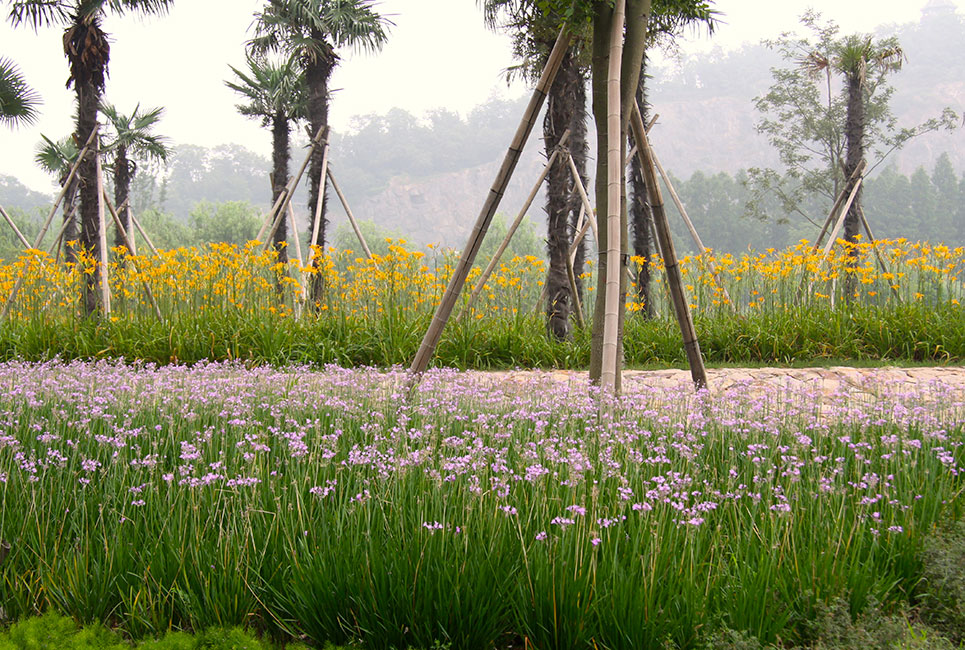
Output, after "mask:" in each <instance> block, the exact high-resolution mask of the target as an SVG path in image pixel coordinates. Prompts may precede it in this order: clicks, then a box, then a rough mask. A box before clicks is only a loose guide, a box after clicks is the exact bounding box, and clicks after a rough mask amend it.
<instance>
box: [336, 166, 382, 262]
mask: <svg viewBox="0 0 965 650" xmlns="http://www.w3.org/2000/svg"><path fill="white" fill-rule="evenodd" d="M328 180H329V181H331V182H332V189H333V190H335V195H336V196H338V200H339V203H341V204H342V208H343V209H344V210H345V215H346V216H347V217H348V221H349V223H350V224H352V230H354V231H355V236H356V237H357V238H358V240H359V244H361V245H362V250H363V251H365V256H366V257H367V258H369V259H374V256H373V255H372V251H371V250H369V245H368V243H366V241H365V236H364V235H363V234H362V229H361V228H359V224H358V221H356V220H355V215H354V214H352V208H350V207H349V205H348V201H347V200H346V199H345V195H344V194H342V188H340V187H339V186H338V182H336V180H335V175H334V174H332V170H331V168H329V170H328ZM376 266H378V265H376Z"/></svg>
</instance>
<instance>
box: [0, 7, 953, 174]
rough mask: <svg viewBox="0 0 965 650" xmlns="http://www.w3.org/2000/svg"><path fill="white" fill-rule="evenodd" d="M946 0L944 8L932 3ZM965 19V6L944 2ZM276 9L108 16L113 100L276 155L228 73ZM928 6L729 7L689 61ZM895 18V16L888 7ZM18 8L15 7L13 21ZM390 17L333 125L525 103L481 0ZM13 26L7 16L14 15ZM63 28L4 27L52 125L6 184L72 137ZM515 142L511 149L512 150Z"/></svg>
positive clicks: (199, 138) (4, 141)
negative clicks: (240, 103) (800, 23)
mask: <svg viewBox="0 0 965 650" xmlns="http://www.w3.org/2000/svg"><path fill="white" fill-rule="evenodd" d="M931 1H935V0H931ZM941 1H943V2H951V3H952V4H954V5H956V6H957V7H958V9H959V12H965V0H941ZM263 3H264V0H177V1H176V2H174V4H173V7H172V9H171V11H170V13H169V14H167V15H165V16H160V17H152V18H148V19H142V18H137V17H125V18H114V17H111V18H108V19H107V21H106V22H105V25H104V27H105V30H106V31H107V32H108V33H109V34H110V35H111V38H112V44H111V65H110V79H109V80H108V85H107V92H106V94H105V97H106V99H107V100H108V101H110V102H112V103H114V104H115V105H117V106H118V108H119V109H120V110H121V112H123V113H129V112H130V111H132V110H133V108H134V106H135V105H136V104H137V103H138V102H140V103H141V105H142V106H144V107H154V106H164V107H166V112H165V115H164V118H163V121H162V122H161V124H160V127H159V129H158V131H159V132H161V133H163V134H165V135H167V136H169V137H170V138H171V140H172V141H173V142H174V143H190V144H200V145H205V146H214V145H218V144H223V143H228V142H237V143H240V144H243V145H245V146H247V147H249V148H251V149H253V150H255V151H258V152H260V153H263V154H265V155H268V154H269V152H270V136H269V135H268V133H267V132H266V131H264V130H262V129H261V128H260V126H259V123H258V122H256V121H253V120H248V119H245V118H243V117H241V116H240V115H238V114H237V112H236V111H235V109H234V105H235V104H236V102H237V100H236V97H235V94H234V93H233V92H232V91H231V90H229V89H228V88H226V87H225V85H224V80H225V79H227V78H229V76H230V70H229V69H228V65H229V64H232V65H234V66H236V67H239V68H240V67H242V66H243V63H244V41H245V40H246V38H248V36H249V34H248V29H249V27H250V25H251V20H252V14H253V13H254V12H255V11H256V10H258V9H259V8H260V7H261V6H262V5H263ZM925 4H926V0H912V1H911V2H902V3H896V2H887V3H883V2H882V1H881V0H810V1H806V0H717V1H716V2H715V3H714V6H715V8H716V9H717V10H718V11H719V12H720V13H721V20H722V21H723V23H722V24H721V25H720V28H719V29H718V31H717V32H716V33H715V35H714V37H713V39H708V38H707V37H706V36H703V35H693V34H689V35H687V36H686V37H685V38H684V39H683V41H682V44H683V49H684V51H696V50H707V49H710V48H712V47H714V46H720V47H722V48H724V49H731V48H735V47H738V46H739V45H740V44H742V43H744V42H758V41H760V40H761V39H762V38H771V37H774V36H776V35H777V34H778V33H780V32H782V31H787V30H793V29H794V28H795V26H796V25H797V19H798V17H799V16H800V15H801V14H802V13H803V12H804V11H805V10H806V9H807V8H809V7H813V8H815V9H817V10H819V11H821V12H822V13H823V14H824V15H825V17H828V18H833V19H834V20H836V21H837V22H838V23H839V24H840V25H841V27H842V29H843V30H845V31H871V30H873V29H874V28H875V27H877V26H879V25H883V24H889V23H905V22H912V21H917V20H918V18H919V16H920V11H921V8H922V7H923V6H924V5H925ZM885 5H887V6H888V8H887V9H884V8H883V6H885ZM8 8H9V3H3V5H2V9H3V11H4V12H6V11H7V10H8ZM379 10H380V11H381V12H382V13H383V14H385V15H388V16H390V17H391V20H392V21H393V22H394V23H395V26H394V27H393V28H392V30H391V34H390V39H389V43H388V44H387V45H386V47H385V49H384V50H383V52H382V53H381V54H380V55H367V54H357V53H353V52H344V53H343V60H342V63H341V65H340V66H339V68H338V69H337V70H336V72H335V75H334V77H333V79H332V84H331V87H332V88H333V89H342V90H339V91H338V92H337V93H336V94H335V96H334V99H333V107H332V116H331V121H332V123H333V126H334V127H335V128H336V129H343V130H344V129H346V128H348V127H349V124H350V120H351V117H352V116H353V115H358V114H365V113H382V112H385V111H387V110H388V109H389V108H392V107H393V106H398V107H400V108H404V109H406V110H408V111H410V112H412V113H415V114H416V115H420V114H422V113H423V112H424V111H426V110H428V109H432V108H437V107H445V108H449V109H452V110H457V111H459V112H462V113H465V112H466V111H468V110H470V109H471V108H472V107H473V106H475V105H477V104H480V103H482V102H484V101H486V99H488V98H489V97H491V96H493V95H501V96H513V97H516V96H519V95H521V94H523V93H524V92H526V89H525V88H523V87H522V86H518V85H517V86H514V87H513V88H509V89H507V87H506V84H505V82H504V81H503V78H502V71H503V70H504V69H505V68H506V67H507V66H508V65H510V64H511V62H512V61H511V57H510V55H509V45H508V39H507V38H506V37H505V36H501V35H497V34H493V33H491V32H489V31H487V30H486V29H485V28H484V26H483V24H482V17H481V12H480V10H479V8H478V4H477V2H476V0H383V1H382V2H380V3H379ZM3 17H4V19H6V15H5V14H4V15H3ZM61 35H62V28H60V27H47V28H41V29H40V30H39V32H37V33H35V32H34V31H33V30H32V29H30V28H29V27H19V28H17V29H14V28H12V27H11V26H10V23H9V21H7V20H4V21H3V22H2V23H0V56H5V57H8V58H11V59H13V60H14V61H15V62H16V64H17V65H18V66H19V67H20V70H21V72H22V73H23V75H24V76H25V77H26V79H27V81H28V83H30V85H31V86H32V87H33V88H34V89H36V90H37V91H38V92H39V93H40V94H41V96H42V98H43V105H42V106H41V119H40V120H39V121H38V123H37V124H35V125H33V126H30V127H26V128H24V127H21V128H18V129H15V130H10V129H7V128H0V174H8V175H13V176H17V177H18V178H20V179H21V180H22V181H23V182H25V183H27V184H28V185H30V186H31V187H33V188H34V189H38V190H43V191H49V190H50V188H51V187H52V184H51V182H50V181H49V179H48V178H47V177H46V176H45V175H44V174H43V172H41V171H39V169H38V168H37V167H36V165H35V164H34V163H33V152H34V147H35V146H36V143H37V142H39V141H40V134H41V133H43V134H45V135H47V136H49V137H51V138H60V137H63V136H64V135H66V134H68V133H70V131H71V130H72V126H71V115H72V113H73V93H72V91H68V90H67V89H66V88H65V85H64V84H65V82H66V80H67V63H66V60H65V58H64V56H63V54H62V45H61ZM507 144H508V143H507Z"/></svg>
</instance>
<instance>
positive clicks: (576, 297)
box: [543, 255, 586, 329]
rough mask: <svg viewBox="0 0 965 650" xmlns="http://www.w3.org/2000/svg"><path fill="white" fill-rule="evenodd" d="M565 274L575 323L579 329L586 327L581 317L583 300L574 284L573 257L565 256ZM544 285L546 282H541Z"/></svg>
mask: <svg viewBox="0 0 965 650" xmlns="http://www.w3.org/2000/svg"><path fill="white" fill-rule="evenodd" d="M566 275H567V278H568V279H569V281H570V295H571V296H573V306H574V307H576V311H575V313H576V324H577V325H578V326H579V327H580V329H586V320H585V319H584V318H583V301H581V300H580V291H579V287H577V286H576V272H575V271H574V270H573V258H571V257H570V256H569V255H567V256H566ZM543 287H546V283H543Z"/></svg>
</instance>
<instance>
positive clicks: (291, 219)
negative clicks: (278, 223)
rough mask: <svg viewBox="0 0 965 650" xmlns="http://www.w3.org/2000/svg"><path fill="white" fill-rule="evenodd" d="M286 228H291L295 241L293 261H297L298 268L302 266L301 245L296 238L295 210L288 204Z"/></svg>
mask: <svg viewBox="0 0 965 650" xmlns="http://www.w3.org/2000/svg"><path fill="white" fill-rule="evenodd" d="M288 226H289V228H291V233H292V238H293V239H294V240H295V259H296V260H298V266H301V265H302V243H301V241H299V238H298V223H296V221H295V208H293V207H292V204H291V203H289V204H288Z"/></svg>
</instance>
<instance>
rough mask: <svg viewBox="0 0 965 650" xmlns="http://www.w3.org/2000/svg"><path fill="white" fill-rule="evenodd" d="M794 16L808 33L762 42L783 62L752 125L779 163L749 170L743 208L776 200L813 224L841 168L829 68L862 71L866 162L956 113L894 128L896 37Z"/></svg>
mask: <svg viewBox="0 0 965 650" xmlns="http://www.w3.org/2000/svg"><path fill="white" fill-rule="evenodd" d="M801 23H802V25H803V26H804V27H805V28H806V29H807V30H808V32H809V36H806V37H800V36H796V35H793V34H789V33H786V34H784V35H782V36H781V37H780V38H778V39H776V40H773V41H765V43H766V44H767V45H768V46H769V47H770V48H772V49H775V50H777V51H778V52H779V53H780V55H781V58H782V59H783V60H784V62H785V67H780V68H772V70H771V74H772V76H773V80H774V83H773V85H772V86H771V87H770V89H769V90H768V92H767V93H765V94H764V95H761V96H760V97H758V98H757V99H756V100H755V107H756V108H757V110H758V111H759V112H760V113H761V119H760V120H759V121H758V123H757V129H758V131H759V132H760V133H762V134H764V135H765V136H767V138H768V140H769V142H770V143H771V145H772V146H773V147H774V148H775V149H776V150H777V153H778V156H779V158H780V161H781V164H782V166H783V170H774V169H765V168H758V167H752V168H751V169H749V170H748V186H749V187H750V188H751V190H752V194H751V197H750V199H749V200H748V202H747V208H746V209H747V212H748V214H750V215H753V216H755V217H758V218H767V217H768V216H774V213H775V211H774V210H773V208H774V206H773V204H769V203H768V202H769V200H775V199H776V201H777V204H778V208H779V210H778V211H776V213H777V214H778V215H782V216H783V217H784V218H788V217H791V216H792V215H796V216H797V220H800V219H802V218H805V219H812V220H817V221H818V223H820V222H821V221H823V215H826V214H827V212H828V211H829V210H830V207H831V204H832V203H833V201H834V199H835V198H836V197H837V195H838V193H839V192H840V190H841V188H842V187H843V186H844V183H845V181H846V179H845V178H844V173H843V171H842V170H843V162H844V157H845V126H846V112H847V111H846V108H847V84H840V83H839V80H838V79H837V78H836V77H835V73H839V74H841V75H844V76H847V75H848V74H850V73H851V72H855V73H857V71H859V70H860V71H863V72H862V79H861V80H860V81H859V82H857V83H861V84H862V86H863V89H864V98H865V100H864V102H865V104H864V106H865V123H864V125H863V126H864V133H865V139H864V146H865V148H866V149H867V150H868V151H869V152H870V153H871V154H872V156H871V157H870V160H869V169H871V168H874V167H875V166H877V165H878V164H879V163H880V162H881V161H882V160H883V159H884V158H885V157H887V156H888V155H889V154H890V153H891V152H893V151H895V150H897V149H900V148H901V147H903V146H904V145H905V144H906V143H907V142H908V141H909V140H911V139H912V138H914V137H917V136H919V135H922V134H924V133H928V132H931V131H936V130H938V129H945V130H951V129H953V128H955V126H956V122H957V120H958V116H957V115H956V114H955V113H954V112H953V111H951V109H947V108H946V109H945V110H944V111H943V112H942V114H941V116H939V117H936V118H932V119H929V120H925V121H924V122H922V123H920V124H918V125H915V126H912V127H899V126H898V124H897V120H896V118H895V117H894V115H893V114H892V112H891V100H892V96H893V94H894V88H892V87H891V86H889V85H887V83H886V77H887V76H888V75H889V74H891V73H892V72H894V71H896V70H897V69H898V68H899V67H900V62H901V60H902V56H903V55H902V53H901V48H900V46H899V44H898V40H897V38H894V37H892V38H884V39H878V40H874V39H872V38H871V37H865V36H856V35H851V36H839V28H838V25H837V24H836V23H835V22H834V21H827V22H822V21H821V16H820V14H818V13H816V12H813V11H809V12H808V13H806V14H805V15H804V16H803V17H802V19H801ZM815 196H818V197H821V204H820V206H821V207H822V208H823V210H819V211H814V210H811V209H809V208H810V207H811V206H809V205H808V201H809V200H810V199H811V197H815ZM822 212H823V214H822Z"/></svg>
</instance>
